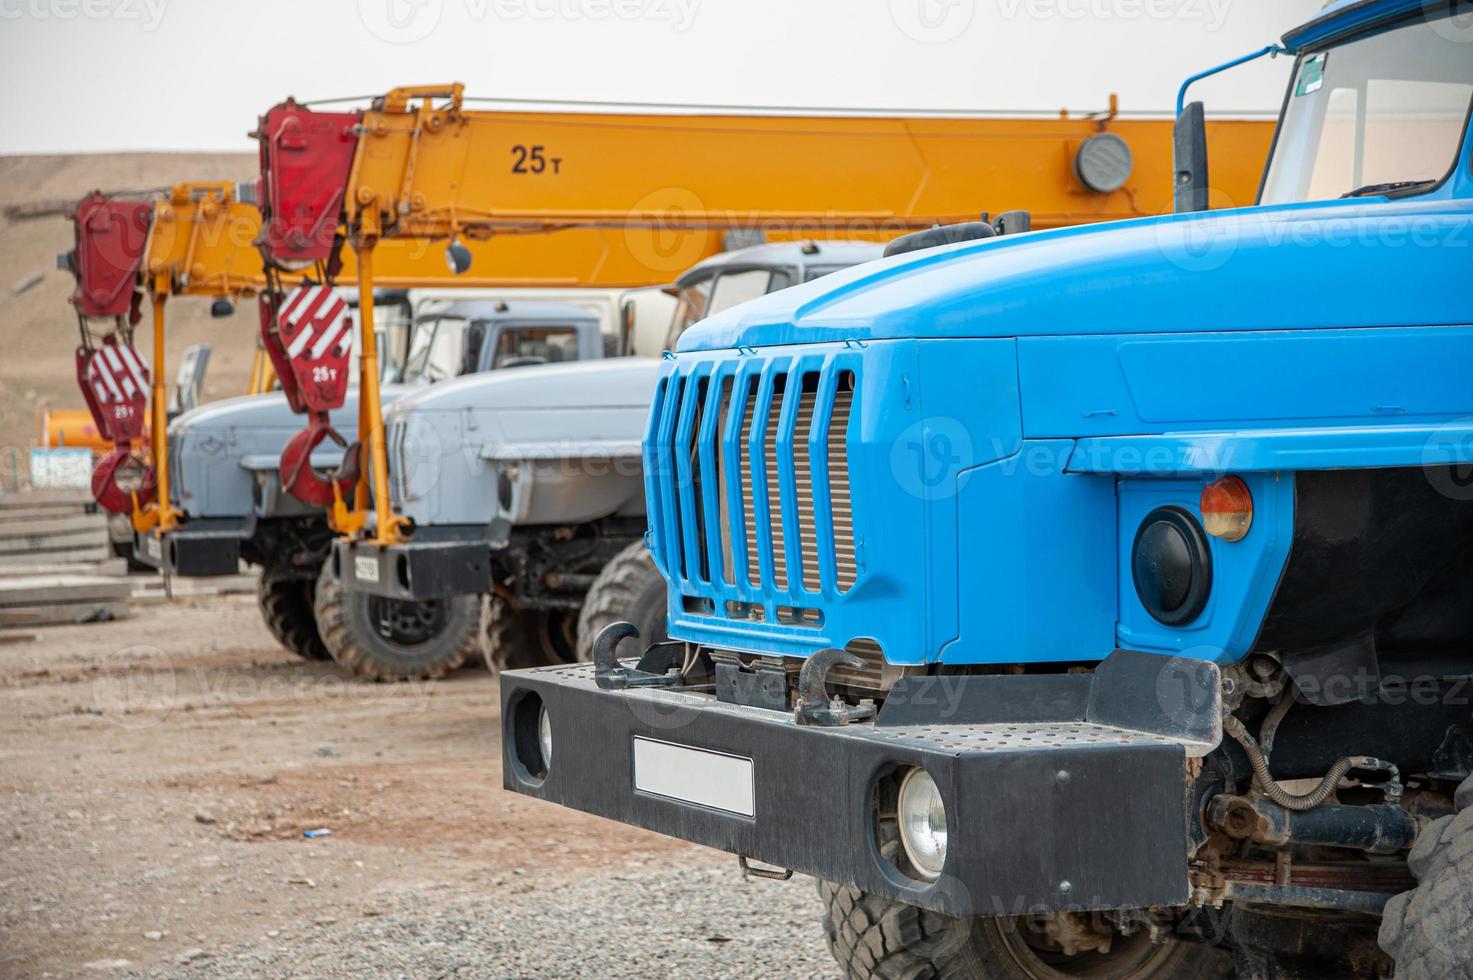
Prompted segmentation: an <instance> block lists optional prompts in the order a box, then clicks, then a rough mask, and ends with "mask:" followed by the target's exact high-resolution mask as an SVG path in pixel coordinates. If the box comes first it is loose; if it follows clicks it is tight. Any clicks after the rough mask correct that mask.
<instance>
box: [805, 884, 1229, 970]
mask: <svg viewBox="0 0 1473 980" xmlns="http://www.w3.org/2000/svg"><path fill="white" fill-rule="evenodd" d="M818 891H819V895H821V896H822V898H823V900H824V904H825V906H826V909H827V915H826V916H825V917H824V923H823V926H824V934H825V937H826V938H827V940H828V946H829V952H831V953H832V954H833V956H834V959H835V960H836V961H837V962H838V964H839V967H840V968H841V969H842V970H843V971H844V975H845V976H846V977H849V978H850V980H872V978H873V980H881V978H883V980H899V978H904V980H1044V978H1047V980H1067V978H1070V977H1091V978H1096V980H1117V978H1118V980H1125V978H1130V980H1188V978H1190V980H1217V978H1227V977H1231V976H1232V959H1231V957H1229V956H1228V955H1227V954H1226V953H1224V952H1223V951H1222V950H1219V949H1215V948H1213V947H1211V946H1207V945H1203V944H1201V943H1196V942H1190V941H1186V940H1181V939H1169V940H1167V942H1166V944H1165V945H1162V946H1153V945H1152V944H1151V941H1150V933H1149V931H1148V930H1146V929H1141V930H1140V931H1139V932H1137V933H1135V934H1134V935H1133V936H1131V937H1120V938H1118V939H1117V940H1116V942H1115V945H1114V947H1113V948H1112V952H1111V953H1108V954H1101V953H1094V952H1083V953H1079V954H1078V955H1077V956H1073V957H1066V956H1064V955H1063V954H1062V953H1051V954H1044V953H1040V951H1039V950H1038V949H1037V948H1036V946H1035V945H1034V944H1032V943H1030V942H1028V941H1027V940H1026V939H1025V935H1027V931H1026V929H1024V928H1022V927H1021V926H1020V922H1021V920H1017V919H954V918H951V917H950V916H945V915H942V914H940V913H939V912H929V911H926V910H925V909H919V908H916V907H915V906H914V905H906V904H905V903H904V902H897V901H894V900H892V899H888V898H882V897H881V896H879V895H871V894H869V893H867V892H862V891H860V890H859V889H857V888H852V887H850V886H848V885H837V884H834V883H832V882H827V881H820V882H819V884H818ZM1111 960H1114V961H1115V963H1114V964H1112V963H1111V962H1110V961H1111ZM1112 965H1115V966H1116V967H1117V968H1116V969H1111V966H1112Z"/></svg>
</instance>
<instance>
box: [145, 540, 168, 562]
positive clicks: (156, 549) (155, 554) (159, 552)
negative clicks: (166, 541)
mask: <svg viewBox="0 0 1473 980" xmlns="http://www.w3.org/2000/svg"><path fill="white" fill-rule="evenodd" d="M143 550H144V551H146V552H147V553H148V557H150V558H153V559H155V560H158V559H161V558H163V556H164V546H163V545H162V544H160V543H159V539H158V538H154V537H148V538H144V539H143Z"/></svg>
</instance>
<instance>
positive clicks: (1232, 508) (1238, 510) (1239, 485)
mask: <svg viewBox="0 0 1473 980" xmlns="http://www.w3.org/2000/svg"><path fill="white" fill-rule="evenodd" d="M1252 526H1253V495H1252V494H1251V493H1249V492H1248V484H1246V483H1244V482H1243V481H1242V480H1241V479H1239V478H1238V477H1236V476H1225V477H1223V478H1222V479H1220V480H1214V481H1213V482H1211V483H1209V484H1207V486H1205V487H1203V488H1202V529H1203V530H1204V531H1206V532H1207V533H1208V534H1210V535H1212V536H1213V537H1214V538H1221V539H1222V540H1224V541H1241V540H1243V538H1245V537H1246V536H1247V534H1248V528H1250V527H1252Z"/></svg>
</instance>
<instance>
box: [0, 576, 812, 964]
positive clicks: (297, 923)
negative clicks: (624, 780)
mask: <svg viewBox="0 0 1473 980" xmlns="http://www.w3.org/2000/svg"><path fill="white" fill-rule="evenodd" d="M137 613H138V614H137V616H136V617H135V618H133V619H130V620H126V621H122V622H117V623H111V624H101V625H89V626H74V627H62V628H52V629H48V630H46V631H45V632H44V633H43V635H42V638H41V639H40V640H39V641H29V642H0V976H4V977H46V976H77V975H80V976H97V975H128V976H133V975H139V974H143V975H158V976H174V975H190V976H193V975H208V976H223V975H229V976H236V975H240V976H257V975H280V976H298V975H301V976H335V975H348V974H352V975H379V974H384V975H389V974H393V975H420V974H422V973H434V974H438V975H474V976H500V975H506V976H510V975H518V976H538V975H570V976H571V975H592V974H599V973H601V974H603V975H615V974H617V975H628V976H640V975H653V974H655V973H664V972H666V971H667V970H670V969H672V968H673V967H675V965H676V964H677V963H686V964H687V967H686V968H685V969H674V970H673V972H675V973H685V975H733V976H738V975H742V974H743V973H746V974H747V975H751V974H752V973H753V972H754V971H755V973H756V974H757V975H783V976H795V975H814V974H818V975H821V974H823V973H825V972H827V973H832V963H831V961H828V960H827V954H826V952H824V951H823V948H822V947H823V944H822V940H821V934H820V932H819V929H818V915H819V908H818V905H817V901H816V898H815V897H814V894H813V890H812V887H811V884H806V885H803V886H801V887H800V886H799V885H798V883H797V882H792V883H788V884H786V885H775V884H773V883H770V882H760V883H759V882H742V881H741V880H740V878H739V875H738V873H737V870H736V866H735V861H734V860H732V859H731V858H729V857H727V856H725V855H720V854H716V853H715V852H711V851H707V850H704V849H700V848H695V847H691V846H688V845H685V844H680V843H677V842H673V841H670V840H667V839H665V838H662V837H658V836H655V835H652V834H647V833H644V832H641V831H635V830H631V829H629V828H625V827H621V826H619V825H616V824H613V823H610V822H607V821H602V820H599V819H596V818H592V817H586V816H583V815H580V814H576V813H573V812H571V811H566V810H562V809H560V808H558V807H555V806H552V805H549V804H545V803H541V802H539V801H535V800H530V799H527V798H525V797H520V796H516V795H514V794H512V793H508V792H504V791H503V790H502V789H501V767H500V747H499V739H498V730H499V724H498V698H497V682H496V680H495V679H494V678H493V677H492V676H491V675H490V673H489V672H488V671H487V670H486V669H485V668H484V667H482V666H480V665H477V666H475V667H474V668H472V667H467V668H464V669H462V670H461V671H460V672H459V673H458V674H457V675H456V676H453V677H451V678H448V679H446V680H444V681H440V682H437V683H427V684H397V685H376V684H368V683H357V682H352V681H349V680H347V679H345V678H344V677H342V676H341V675H340V674H339V673H338V672H337V670H336V669H335V668H334V666H333V665H331V664H309V663H305V662H303V661H301V660H298V659H296V658H294V657H293V656H291V655H290V654H287V653H285V652H284V651H281V650H280V649H278V648H277V647H276V646H275V644H274V642H273V641H272V639H271V637H270V635H269V634H268V633H267V632H266V629H265V627H264V626H263V625H262V624H261V621H260V618H259V616H258V613H257V610H256V605H255V599H254V597H253V596H226V597H218V598H208V599H196V600H176V601H175V603H173V604H171V605H159V606H145V607H140V608H139V609H138V610H137ZM318 829H327V830H330V831H331V836H325V837H319V838H317V839H308V838H305V837H304V836H303V833H304V832H305V831H310V830H318ZM680 888H687V889H688V890H689V894H686V895H682V894H680V893H679V889H680ZM621 889H622V890H621ZM671 889H675V891H674V892H672V891H671ZM763 889H766V890H765V891H764V890H763ZM630 894H633V895H638V896H647V898H642V899H640V900H639V902H636V903H634V904H642V903H643V902H644V901H648V902H651V903H661V902H672V903H675V904H677V905H681V906H682V908H683V911H682V912H681V913H680V915H679V916H672V915H667V914H664V913H652V914H651V918H652V924H648V925H646V924H642V922H641V921H640V920H637V919H631V918H627V917H625V918H623V919H621V917H620V915H619V914H618V913H620V911H621V910H620V909H618V908H608V909H601V908H600V906H602V905H605V904H609V903H620V902H621V903H623V904H624V910H623V911H625V912H627V911H628V907H629V905H630V904H631V902H630V898H629V895H630ZM723 894H726V895H731V896H734V898H735V901H734V902H732V901H727V900H726V899H724V898H723V897H722V896H723ZM620 896H623V897H620ZM687 902H688V903H689V904H685V903H687ZM774 902H777V903H778V904H776V905H775V904H774ZM703 903H705V904H706V905H709V906H710V909H709V913H707V912H706V911H704V907H703ZM785 903H792V904H793V907H794V908H795V909H796V910H797V911H795V912H793V913H792V914H788V913H785V912H783V908H784V905H785ZM735 905H740V906H741V907H742V908H745V909H747V912H745V913H742V912H741V911H740V909H737V908H735V907H734V906H735ZM585 908H586V911H580V909H585ZM743 914H746V915H749V916H750V917H751V918H752V919H754V920H756V921H748V922H746V923H745V924H744V923H743V922H742V921H741V916H742V915H743ZM447 916H448V917H449V918H448V919H447V918H446V917H447ZM564 917H566V919H567V921H564ZM734 919H735V921H733V920H734ZM794 919H795V920H796V921H789V920H794ZM585 920H586V921H585ZM600 920H606V924H607V926H608V928H610V929H614V930H619V929H621V928H622V931H621V932H619V935H620V936H622V937H623V938H622V939H621V940H620V941H621V942H623V943H625V944H626V945H627V944H630V943H632V944H635V945H642V946H643V947H644V948H641V949H638V950H635V951H633V953H634V955H635V956H636V957H637V958H636V959H630V957H629V955H628V951H619V952H617V954H614V953H610V956H612V957H613V958H612V959H611V961H610V962H611V963H613V964H615V965H618V964H623V965H624V966H625V967H629V966H630V964H636V965H638V964H643V963H645V962H648V960H647V959H646V958H653V962H654V963H660V962H661V961H662V959H663V958H664V957H665V956H667V955H668V956H670V957H672V959H671V960H667V961H664V965H663V966H661V967H659V968H656V967H654V966H650V967H648V968H644V967H640V968H637V969H615V968H613V967H611V966H608V965H607V964H604V965H600V964H601V962H602V961H600V960H598V959H597V957H596V956H594V953H592V952H590V948H591V947H595V946H597V945H598V944H597V943H594V942H590V939H589V936H588V935H587V934H584V935H581V936H580V935H579V931H580V930H583V929H585V928H589V929H597V928H600V927H599V926H598V923H599V921H600ZM548 921H551V922H552V923H553V924H552V925H550V926H549V925H546V923H547V922H548ZM621 922H622V926H621V925H620V923H621ZM764 924H765V925H764ZM658 929H663V930H665V931H664V932H663V933H662V934H659V935H652V934H651V930H658ZM764 929H765V931H764ZM518 930H522V931H524V932H525V934H526V935H529V936H544V937H545V938H544V939H542V940H540V941H539V942H540V946H539V947H538V948H534V949H528V948H527V946H526V943H524V942H521V941H519V940H518V935H519V932H518ZM539 930H540V931H539ZM447 934H448V935H449V936H450V937H451V938H450V939H448V940H447V939H446V938H445V937H446V935H447ZM731 937H741V939H740V940H738V941H733V939H732V938H731ZM499 943H501V944H505V945H506V947H507V948H506V949H501V950H500V951H498V949H499V947H498V944H499ZM743 943H746V944H748V945H749V946H750V948H744V947H743ZM560 945H565V946H566V947H567V948H566V949H561V948H558V947H559V946H560ZM708 951H709V952H708ZM597 955H603V953H602V952H601V951H600V952H599V953H598V954H597ZM590 956H594V958H593V959H588V957H590ZM580 957H581V958H580ZM711 957H716V958H714V959H712V958H711ZM722 957H725V959H723V958H722ZM774 957H775V959H774ZM394 963H398V964H399V965H397V966H395V965H393V964H394ZM691 964H699V966H691ZM825 964H827V966H825ZM405 970H407V974H405V973H403V972H402V971H405Z"/></svg>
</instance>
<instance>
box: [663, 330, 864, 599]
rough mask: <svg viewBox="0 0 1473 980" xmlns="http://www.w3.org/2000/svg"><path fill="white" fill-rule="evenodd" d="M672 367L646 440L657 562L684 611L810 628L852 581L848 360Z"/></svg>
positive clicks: (855, 572)
mask: <svg viewBox="0 0 1473 980" xmlns="http://www.w3.org/2000/svg"><path fill="white" fill-rule="evenodd" d="M849 353H852V352H844V351H837V352H830V353H825V354H809V355H803V356H796V357H774V358H758V357H755V356H752V357H736V358H728V359H723V360H715V361H700V362H696V363H692V364H690V365H688V366H687V365H684V364H682V365H678V366H677V367H676V368H675V369H674V370H673V371H672V372H671V373H669V374H667V375H666V376H665V377H663V378H662V379H661V380H660V384H659V386H658V388H657V389H656V393H655V402H654V406H653V409H652V411H651V415H650V423H649V431H648V434H647V439H646V455H647V458H646V468H647V474H648V478H649V488H648V489H649V494H648V496H649V505H650V520H651V528H652V529H653V531H654V541H653V545H654V548H655V553H656V558H657V559H658V560H659V561H660V564H661V567H662V568H664V569H665V570H666V573H667V575H669V576H671V578H672V579H674V580H676V581H678V582H679V583H681V586H682V589H683V591H684V592H685V594H686V600H687V608H688V611H691V612H705V613H709V614H713V615H717V616H724V617H728V618H733V619H742V620H747V621H766V622H776V623H782V624H784V625H791V626H805V625H813V626H818V625H821V623H822V619H823V617H822V612H821V611H820V609H819V608H817V606H818V605H821V604H820V603H816V602H815V601H814V599H815V597H820V596H830V597H833V596H838V595H840V594H842V593H844V592H847V591H848V590H849V589H851V588H852V587H853V586H854V584H855V583H856V581H857V580H858V577H859V567H858V564H857V561H856V554H855V531H854V514H853V508H852V503H851V494H850V483H849V440H850V420H851V417H852V416H853V414H854V409H855V400H856V387H857V384H856V383H857V371H858V367H859V362H858V359H857V357H854V356H848V354H849Z"/></svg>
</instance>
